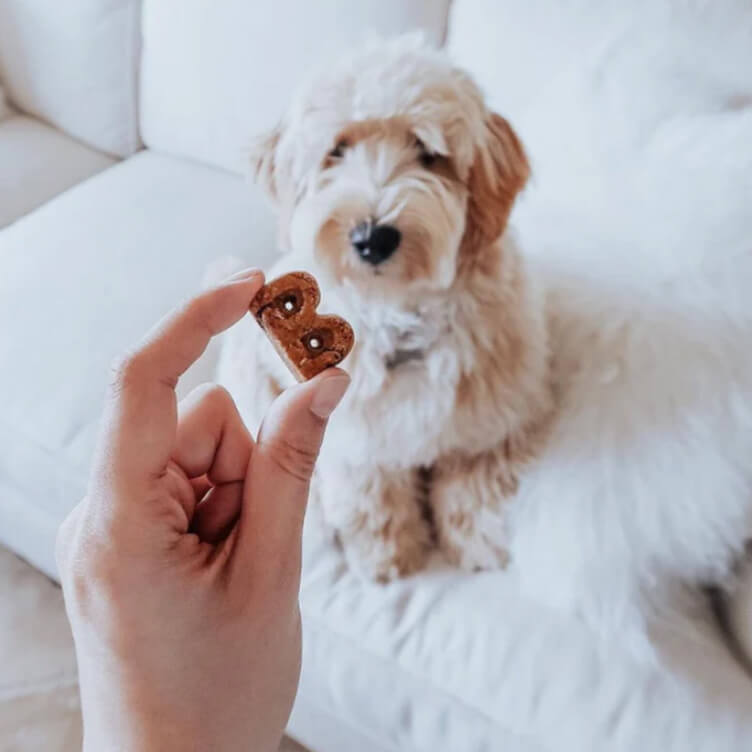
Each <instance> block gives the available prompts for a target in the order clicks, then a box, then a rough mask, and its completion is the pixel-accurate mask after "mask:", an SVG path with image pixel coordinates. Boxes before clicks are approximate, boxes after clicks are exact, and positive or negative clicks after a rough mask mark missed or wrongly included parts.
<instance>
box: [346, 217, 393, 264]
mask: <svg viewBox="0 0 752 752" xmlns="http://www.w3.org/2000/svg"><path fill="white" fill-rule="evenodd" d="M400 240H402V233H401V232H400V231H399V230H398V229H397V228H396V227H392V225H372V224H371V223H370V222H361V223H360V224H359V225H358V226H357V227H356V228H355V229H354V230H353V231H352V232H351V233H350V242H351V243H352V247H353V248H354V249H355V252H356V253H357V254H358V255H359V256H360V257H361V258H362V259H363V261H367V262H368V263H369V264H373V265H374V266H376V264H380V263H381V262H382V261H386V260H387V259H388V258H389V257H390V256H391V255H392V254H393V253H394V252H395V251H396V250H397V248H398V247H399V244H400Z"/></svg>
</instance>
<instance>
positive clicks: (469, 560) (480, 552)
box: [439, 528, 509, 572]
mask: <svg viewBox="0 0 752 752" xmlns="http://www.w3.org/2000/svg"><path fill="white" fill-rule="evenodd" d="M503 538H504V536H503V535H502V536H500V537H499V538H497V537H496V535H494V534H490V535H489V534H487V532H486V531H480V530H478V528H474V529H473V530H460V529H456V528H453V529H449V530H447V529H444V530H443V531H442V532H441V533H440V535H439V547H440V549H441V550H442V552H443V553H444V555H445V556H446V558H447V559H448V560H449V563H450V564H452V565H453V566H455V567H459V568H460V569H464V570H465V571H466V572H480V571H486V570H491V569H504V568H505V567H506V566H507V564H508V563H509V552H508V551H507V549H506V548H505V547H504V546H503V545H501V544H500V543H499V540H503Z"/></svg>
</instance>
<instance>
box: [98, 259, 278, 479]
mask: <svg viewBox="0 0 752 752" xmlns="http://www.w3.org/2000/svg"><path fill="white" fill-rule="evenodd" d="M263 284H264V276H263V274H262V273H261V272H260V271H258V270H256V269H252V270H246V271H244V272H240V273H238V274H236V275H234V276H233V277H230V278H229V279H228V280H226V281H225V282H223V283H222V284H220V285H219V286H218V287H215V288H212V289H211V290H207V291H206V292H204V293H202V294H201V295H198V296H197V297H195V298H193V299H192V300H190V301H189V302H188V303H186V304H185V305H184V306H183V307H182V308H180V309H179V310H177V311H173V312H172V313H170V314H168V315H167V316H166V317H165V318H164V319H162V321H161V322H159V324H157V326H156V327H154V329H152V330H151V332H149V334H147V335H146V337H145V338H144V339H143V340H142V341H141V343H140V344H139V345H138V346H137V347H136V349H135V350H133V351H132V352H131V353H130V354H129V355H128V356H127V357H125V358H124V359H123V360H122V362H121V363H120V365H119V366H118V367H117V369H116V375H115V378H114V381H113V384H112V387H111V389H110V394H109V399H108V406H107V409H106V412H105V420H104V428H103V437H102V438H103V440H102V442H100V443H101V445H102V450H103V458H104V460H105V461H106V462H107V463H108V465H109V467H110V468H111V470H112V472H113V473H114V474H115V477H124V478H128V479H129V482H133V481H134V480H136V479H138V478H143V479H144V480H148V479H150V478H153V477H155V476H159V475H161V473H162V472H163V471H164V469H165V467H166V466H167V462H168V460H169V458H170V453H171V451H172V449H173V445H174V441H175V433H176V428H177V398H176V396H175V386H176V385H177V382H178V379H179V378H180V376H181V375H182V374H183V373H185V371H187V370H188V368H189V367H190V366H191V365H192V364H193V363H194V362H195V361H196V360H198V358H199V357H200V356H201V354H202V353H203V352H204V350H205V349H206V347H207V345H208V344H209V341H210V340H211V338H212V337H214V336H215V335H217V334H219V333H220V332H222V331H224V330H225V329H227V328H229V327H230V326H232V324H234V323H235V322H236V321H238V320H239V319H241V318H242V317H243V316H244V315H245V314H246V313H247V312H248V307H249V305H250V303H251V300H253V297H254V296H255V295H256V293H257V292H258V291H259V289H260V288H261V286H262V285H263Z"/></svg>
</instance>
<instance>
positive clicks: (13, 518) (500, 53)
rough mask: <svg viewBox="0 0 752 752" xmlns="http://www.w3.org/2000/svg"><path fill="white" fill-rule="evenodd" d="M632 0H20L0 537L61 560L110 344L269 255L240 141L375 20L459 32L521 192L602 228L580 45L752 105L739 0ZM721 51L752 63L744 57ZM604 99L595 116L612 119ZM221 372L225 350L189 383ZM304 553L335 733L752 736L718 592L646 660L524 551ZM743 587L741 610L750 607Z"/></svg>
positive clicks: (307, 654)
mask: <svg viewBox="0 0 752 752" xmlns="http://www.w3.org/2000/svg"><path fill="white" fill-rule="evenodd" d="M627 5H628V4H625V3H619V2H617V1H616V0H606V1H604V2H596V0H564V1H563V2H557V1H556V0H528V1H527V2H525V3H522V2H517V0H497V1H494V0H454V2H453V3H451V7H450V2H449V0H410V1H409V2H408V1H406V0H360V2H357V3H353V2H349V3H345V2H342V1H341V0H318V2H315V3H313V2H306V1H305V0H275V2H274V3H272V4H266V3H262V2H261V1H260V0H258V1H257V2H252V1H250V0H216V2H213V3H208V2H206V0H143V4H142V3H141V2H139V0H107V2H105V1H104V0H69V1H68V2H66V3H50V2H49V0H1V1H0V81H1V82H2V83H3V85H4V86H5V89H6V93H7V95H8V97H9V100H10V102H11V103H12V106H13V107H14V113H13V114H11V116H10V117H6V118H5V119H4V120H3V121H2V122H0V225H1V226H4V228H3V229H2V230H0V321H2V322H3V325H2V326H1V327H0V394H1V395H2V412H1V413H0V542H2V543H4V544H5V545H7V546H9V547H11V548H12V549H14V550H15V551H17V552H19V553H20V554H21V555H23V556H24V557H26V558H27V559H28V560H29V561H31V562H32V563H34V564H35V565H36V566H38V567H39V568H41V569H42V570H43V571H45V572H47V573H48V574H50V575H51V576H53V577H54V576H55V568H54V562H53V555H52V552H53V540H54V535H55V530H56V528H57V525H58V524H59V522H60V521H61V519H62V518H63V517H64V515H65V514H66V512H67V510H68V509H69V508H70V507H71V506H72V505H73V504H74V503H76V501H77V500H78V499H79V498H80V497H81V495H82V494H83V493H84V488H85V481H86V472H87V466H88V462H89V456H90V453H91V450H92V445H93V442H94V440H95V432H96V424H97V417H98V414H99V411H100V405H101V399H102V395H103V391H104V388H105V386H106V382H107V378H108V366H109V363H110V362H111V360H112V358H113V357H114V356H115V355H116V354H117V353H119V352H120V351H122V350H123V348H124V347H126V346H127V345H128V344H130V343H132V342H133V341H134V339H135V338H137V337H138V336H139V335H140V334H141V333H142V332H143V331H144V330H145V329H146V328H147V327H148V326H149V325H150V324H151V323H152V322H153V321H154V320H155V319H156V318H157V317H158V316H160V315H161V314H162V313H163V312H164V311H165V310H167V309H169V308H170V307H172V306H173V305H174V304H175V303H176V302H177V301H178V300H180V299H181V298H183V297H184V296H186V295H188V294H190V293H192V292H193V291H195V290H196V289H197V288H198V287H199V285H200V281H201V278H202V274H203V272H204V269H205V267H206V265H207V263H208V262H209V261H210V260H212V259H213V258H215V257H217V256H220V255H226V254H232V255H235V256H239V257H242V258H246V259H248V261H249V262H252V263H255V264H259V265H262V266H264V265H266V264H267V263H268V262H269V261H270V259H271V258H272V257H273V255H274V245H275V243H274V227H273V219H272V217H271V215H270V212H269V210H268V209H267V207H266V206H265V205H264V204H263V202H262V201H261V199H260V197H259V195H258V194H257V193H255V192H254V191H253V190H252V189H250V188H249V186H248V185H247V184H246V183H245V182H244V180H243V177H242V174H243V170H244V165H243V149H244V146H245V145H246V144H247V143H248V142H249V140H250V138H251V136H252V135H253V134H254V133H255V132H256V131H258V130H260V129H261V128H263V127H265V126H268V125H270V124H272V123H273V122H274V121H275V119H276V118H277V117H278V116H279V115H280V114H281V112H282V111H283V108H284V105H285V103H286V101H287V98H288V95H289V91H290V88H291V87H292V86H293V85H294V83H295V82H296V80H297V79H298V78H299V77H300V76H301V75H302V74H303V73H304V72H305V70H306V69H307V68H308V67H309V65H310V64H311V63H312V62H314V61H316V62H319V61H321V60H325V59H326V58H327V56H329V57H331V56H336V55H337V54H338V53H339V52H340V50H342V49H343V48H344V47H351V46H354V45H356V44H358V43H359V41H361V40H363V39H364V38H365V37H366V36H367V35H368V34H370V33H372V32H378V33H380V34H386V35H389V34H395V33H399V32H402V31H405V30H408V29H415V28H419V29H423V30H424V32H425V34H426V36H427V37H428V38H429V39H430V40H432V41H434V42H435V43H437V44H443V43H447V44H448V46H449V48H450V51H451V52H452V54H453V55H454V56H455V57H456V59H457V61H458V62H459V63H460V64H462V65H463V66H465V67H467V68H468V69H469V70H471V71H472V72H473V73H474V74H475V75H476V76H477V78H478V80H479V81H480V83H481V84H482V86H483V87H484V88H485V89H486V92H487V94H488V96H489V99H490V101H491V103H492V104H493V105H494V106H495V107H497V108H498V109H499V110H500V111H502V112H503V113H504V114H505V115H508V116H509V117H510V118H511V120H512V122H513V123H514V124H515V125H516V126H517V128H518V130H519V132H520V134H521V136H522V138H523V140H527V141H528V143H529V146H530V150H531V153H532V157H533V163H534V167H535V168H537V169H538V171H539V182H538V183H535V182H534V184H533V186H532V187H531V189H530V190H529V192H528V197H527V198H526V200H527V201H528V205H530V204H531V202H532V205H535V201H536V196H539V197H540V202H539V206H538V209H537V211H533V212H532V213H530V212H529V213H528V216H532V217H534V218H535V220H536V221H546V218H547V217H551V218H552V221H553V218H555V217H556V215H557V212H563V211H570V210H572V209H574V210H576V211H577V212H578V216H579V217H580V218H582V220H583V231H587V229H588V228H587V208H588V207H583V206H579V207H573V205H572V202H571V201H570V202H569V203H567V199H568V197H567V196H563V197H562V200H561V201H560V202H558V203H557V201H558V199H557V195H556V192H555V191H553V190H552V189H551V188H550V186H549V187H548V190H546V188H547V186H546V185H545V184H543V185H542V184H541V182H542V181H543V178H544V177H545V176H546V163H545V160H546V154H547V153H548V152H547V149H550V148H552V147H553V148H559V146H561V148H571V149H572V166H573V173H572V174H573V175H576V171H577V167H578V161H577V160H578V159H579V157H580V156H581V154H579V153H578V152H577V148H578V146H577V142H576V140H575V141H574V142H572V141H567V143H566V144H563V145H557V143H556V138H555V134H556V133H557V131H559V130H561V131H562V132H566V131H567V128H568V127H571V123H572V122H577V119H576V118H573V117H572V115H573V112H568V111H567V101H568V98H567V92H568V91H570V90H571V89H568V87H571V86H572V85H575V87H576V86H577V84H578V78H577V76H578V70H579V68H578V66H577V65H575V64H574V63H575V61H582V60H583V59H586V58H588V56H590V57H591V58H592V57H593V56H595V55H597V54H601V53H603V51H604V49H605V50H606V51H607V52H608V51H609V50H612V49H616V50H618V49H623V48H625V47H626V48H629V49H633V48H635V46H636V47H639V46H640V45H645V46H646V47H648V48H649V47H650V45H655V44H660V45H661V46H662V49H663V48H665V52H666V54H665V57H664V58H663V62H664V63H666V64H665V65H663V66H662V67H659V68H658V69H657V70H656V71H655V76H658V77H660V76H672V75H676V76H678V75H681V76H683V77H684V78H682V81H684V83H685V84H686V82H687V81H689V82H690V84H691V86H696V87H697V90H698V91H699V92H700V94H702V95H703V96H704V92H707V94H708V97H707V102H708V103H709V104H708V107H709V108H710V109H712V107H713V104H712V103H713V102H715V101H716V98H717V97H716V95H718V96H725V97H727V98H728V100H729V102H731V105H730V106H731V108H732V109H735V108H736V109H738V111H739V112H742V116H745V115H744V112H743V111H744V109H745V108H747V107H750V103H752V10H750V8H749V6H748V3H746V2H745V0H723V1H722V2H717V3H716V4H715V6H713V5H712V4H706V5H707V7H703V8H702V9H700V6H697V7H689V5H690V4H686V3H683V2H681V1H680V0H655V1H654V2H652V3H648V2H647V0H635V2H634V3H632V4H629V5H630V7H629V8H627V7H626V6H627ZM609 45H611V47H609ZM746 46H748V47H749V50H750V55H749V56H748V57H746V58H745V57H744V55H745V52H744V50H745V48H746ZM690 47H691V49H692V54H691V55H688V54H687V50H688V49H689V48H690ZM727 49H735V50H736V53H735V57H734V58H733V59H735V60H740V59H741V60H746V61H747V62H748V63H749V65H748V66H747V67H745V66H731V65H725V64H724V60H725V58H724V55H723V54H717V53H720V52H721V51H723V50H727ZM674 53H675V54H674ZM672 55H673V56H672ZM604 59H606V60H608V58H607V57H606V58H604ZM631 59H632V58H628V60H631ZM674 59H676V60H678V61H679V62H680V65H678V67H674V68H672V66H671V64H670V63H671V61H672V60H674ZM728 59H732V58H731V57H729V58H728ZM666 61H668V62H666ZM624 65H625V64H624V63H623V58H622V65H621V67H619V65H616V66H615V67H614V70H613V75H615V76H619V75H624V76H625V88H624V89H623V90H620V91H621V94H622V96H623V97H624V101H626V102H628V101H629V97H630V96H638V95H640V96H642V95H644V94H645V92H644V91H643V92H642V93H638V92H636V91H634V92H633V91H630V89H629V87H628V83H627V82H628V81H629V77H628V76H627V74H626V73H625V71H624ZM627 67H628V66H627ZM652 75H653V72H652V71H651V72H650V76H649V77H648V84H647V85H648V91H647V95H648V96H649V94H650V90H649V79H650V77H652ZM578 93H579V96H580V97H586V98H588V97H592V98H593V101H596V100H597V98H598V97H599V96H600V95H601V94H602V92H598V91H595V90H593V91H588V90H586V91H584V92H583V90H582V89H579V90H578ZM698 97H699V98H698V101H699V102H700V103H701V104H702V102H704V101H705V100H703V99H702V96H699V95H698ZM580 104H582V100H580ZM599 112H600V111H599V110H598V108H597V107H595V106H593V107H592V108H591V112H590V114H591V116H592V121H591V122H590V125H591V127H593V128H594V129H597V128H599V127H604V126H605V127H610V126H611V123H610V121H609V120H608V114H609V113H605V114H603V113H602V114H603V117H602V120H600V121H599V120H598V117H599V115H598V113H599ZM610 115H613V112H610ZM669 115H670V113H669ZM749 122H750V124H752V119H750V120H749ZM536 139H537V140H536ZM573 143H574V145H573ZM750 143H752V128H751V129H750ZM621 156H623V154H622V155H621ZM600 157H601V158H602V159H603V160H604V165H602V167H603V169H607V168H608V166H609V163H608V159H609V155H608V154H601V155H600ZM575 179H576V178H575ZM750 198H751V199H752V197H750ZM699 221H701V220H700V218H698V222H699ZM522 229H523V239H524V227H523V228H522ZM616 231H617V230H616V229H614V232H616ZM199 370H201V369H199ZM210 372H211V363H210V362H209V363H204V364H203V371H202V372H201V373H197V372H194V373H192V374H191V375H190V378H189V379H187V381H189V382H191V383H195V381H196V380H197V379H199V378H203V377H204V376H205V375H206V374H207V373H210ZM188 386H189V384H188V383H183V384H181V388H183V389H186V388H188ZM750 430H752V427H751V429H750ZM305 548H306V551H305V572H304V579H303V588H302V605H303V614H304V625H305V649H304V665H303V675H302V681H301V687H300V693H299V697H298V701H297V703H296V706H295V709H294V712H293V716H292V718H291V722H290V733H291V734H292V735H293V736H295V737H297V738H299V739H300V740H301V741H302V742H304V743H306V744H307V745H309V746H310V748H311V749H312V750H314V752H361V751H362V752H377V751H380V752H387V751H389V752H392V751H396V750H409V751H410V752H481V751H491V750H504V752H569V751H570V750H571V751H572V752H575V751H576V752H588V751H592V752H610V751H611V750H625V751H627V750H628V751H629V752H632V751H634V750H638V749H639V750H647V751H652V750H656V751H658V750H660V752H673V751H674V750H676V751H677V752H686V751H688V750H692V751H693V752H705V751H707V752H742V751H743V750H744V751H746V750H750V749H752V679H751V678H750V675H749V674H748V673H746V671H745V669H744V667H743V665H742V663H741V662H740V661H739V660H737V659H736V658H735V657H734V655H733V654H732V652H731V651H730V650H729V649H728V647H727V645H726V643H725V641H724V639H723V638H722V635H721V633H720V631H719V630H718V628H717V626H716V624H715V622H714V621H713V620H712V619H711V618H710V617H709V615H708V614H707V613H703V614H698V618H697V623H696V629H694V630H693V632H692V634H677V633H673V632H672V631H671V630H669V629H667V630H665V633H662V634H658V635H657V636H656V640H657V642H658V644H659V645H660V648H661V649H660V660H659V661H657V662H655V663H645V662H642V661H640V660H638V659H637V658H635V657H634V656H633V654H632V653H631V651H630V650H629V649H627V648H626V647H625V646H624V645H622V644H619V643H616V642H612V643H610V644H602V643H599V642H598V641H597V640H596V639H595V637H594V636H593V635H592V634H591V633H590V632H589V631H588V630H587V629H586V627H585V626H583V625H582V624H580V623H579V622H578V621H576V620H574V619H573V618H570V617H567V616H564V615H560V614H557V613H555V612H552V611H548V610H547V609H546V608H545V606H543V605H539V604H536V603H533V602H530V601H528V600H526V599H525V598H524V597H523V596H522V595H521V593H520V588H519V586H518V583H517V582H516V579H515V576H514V575H513V574H510V573H503V572H502V573H493V574H481V575H475V576H470V575H465V574H461V573H458V572H454V571H451V570H447V569H445V568H441V567H438V568H435V569H432V570H431V571H430V572H428V573H425V574H423V575H420V576H418V577H415V578H411V579H409V580H406V581H403V582H398V583H396V584H393V585H390V586H388V587H380V586H368V585H363V584H360V583H359V582H357V581H356V580H355V579H354V578H353V577H352V576H351V575H350V574H349V573H348V571H347V568H346V566H345V564H344V562H343V559H342V556H341V554H340V552H339V551H338V550H337V549H336V548H334V547H333V546H332V545H331V544H330V543H329V541H328V538H327V537H326V536H325V535H323V534H322V532H321V530H320V528H319V527H318V525H317V523H316V520H315V519H311V520H310V523H309V525H308V527H307V531H306V547H305ZM748 590H749V591H750V592H749V593H748V600H747V602H746V605H745V602H744V601H742V600H740V601H739V606H738V608H737V611H736V612H735V617H734V619H735V623H736V624H738V625H740V626H743V625H747V629H750V627H751V626H752V589H750V588H748ZM248 748H249V749H252V743H251V741H250V740H249V747H248Z"/></svg>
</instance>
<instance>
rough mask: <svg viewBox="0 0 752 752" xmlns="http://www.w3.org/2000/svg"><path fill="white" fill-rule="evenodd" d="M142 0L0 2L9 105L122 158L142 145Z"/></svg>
mask: <svg viewBox="0 0 752 752" xmlns="http://www.w3.org/2000/svg"><path fill="white" fill-rule="evenodd" d="M140 13H141V0H64V1H62V0H61V1H59V2H58V0H0V81H2V82H3V85H4V87H5V89H6V93H7V95H8V97H9V99H10V100H11V102H12V103H13V104H14V105H16V106H17V107H18V108H19V109H21V110H23V111H24V112H27V113H28V114H30V115H34V116H36V117H39V118H41V119H42V120H46V121H47V122H49V123H51V124H52V125H55V126H56V127H58V128H60V129H61V130H63V131H65V132H66V133H68V134H70V135H71V136H73V137H75V138H77V139H78V140H80V141H82V142H84V143H85V144H88V145H89V146H92V147H94V148H97V149H100V150H102V151H105V152H108V153H110V154H113V155H116V156H120V157H124V156H128V155H130V154H132V153H133V152H134V151H136V150H137V149H138V148H139V147H140V140H139V136H138V115H137V102H138V96H137V86H138V80H137V79H138V76H137V73H138V63H139V37H140V34H139V19H140Z"/></svg>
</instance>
